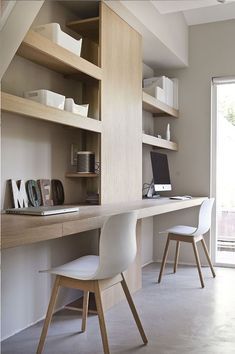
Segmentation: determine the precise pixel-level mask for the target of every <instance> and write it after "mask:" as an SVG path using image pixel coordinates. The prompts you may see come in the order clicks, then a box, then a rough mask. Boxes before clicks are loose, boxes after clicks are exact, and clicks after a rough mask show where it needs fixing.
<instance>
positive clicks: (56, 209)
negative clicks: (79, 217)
mask: <svg viewBox="0 0 235 354" xmlns="http://www.w3.org/2000/svg"><path fill="white" fill-rule="evenodd" d="M76 211H79V207H77V206H72V205H55V206H47V207H45V206H40V207H28V208H12V209H6V213H8V214H22V215H36V216H37V215H38V216H46V215H55V214H65V213H74V212H76Z"/></svg>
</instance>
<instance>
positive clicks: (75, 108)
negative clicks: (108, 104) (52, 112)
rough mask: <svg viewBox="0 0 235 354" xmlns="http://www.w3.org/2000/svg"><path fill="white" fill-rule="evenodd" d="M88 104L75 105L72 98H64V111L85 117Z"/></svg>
mask: <svg viewBox="0 0 235 354" xmlns="http://www.w3.org/2000/svg"><path fill="white" fill-rule="evenodd" d="M88 109H89V104H82V105H80V104H76V103H75V102H74V100H73V99H72V98H66V99H65V104H64V110H65V111H68V112H72V113H75V114H80V115H81V116H84V117H87V115H88Z"/></svg>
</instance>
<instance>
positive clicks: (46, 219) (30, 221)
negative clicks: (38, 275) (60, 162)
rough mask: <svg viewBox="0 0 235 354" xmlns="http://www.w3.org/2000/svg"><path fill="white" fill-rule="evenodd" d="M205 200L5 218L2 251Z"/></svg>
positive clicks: (151, 202)
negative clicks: (114, 218)
mask: <svg viewBox="0 0 235 354" xmlns="http://www.w3.org/2000/svg"><path fill="white" fill-rule="evenodd" d="M204 199H205V198H204V197H197V198H192V199H189V200H170V199H169V198H160V199H155V200H153V199H146V200H140V201H136V202H129V203H115V204H107V205H95V206H90V205H89V206H81V207H80V211H79V212H75V213H71V214H59V215H53V216H30V215H10V214H3V215H2V227H1V229H2V244H1V248H2V249H5V248H10V247H17V246H22V245H28V244H32V243H36V242H41V241H46V240H51V239H54V238H60V237H66V236H68V235H73V234H77V233H80V232H84V231H88V230H94V229H98V228H100V227H102V225H103V223H104V220H105V218H106V217H107V216H109V215H113V214H118V213H121V212H125V211H131V210H137V211H138V212H139V213H138V219H142V218H146V217H149V216H154V215H160V214H164V213H169V212H172V211H176V210H180V209H185V208H190V207H194V206H198V205H200V204H201V203H202V202H203V200H204Z"/></svg>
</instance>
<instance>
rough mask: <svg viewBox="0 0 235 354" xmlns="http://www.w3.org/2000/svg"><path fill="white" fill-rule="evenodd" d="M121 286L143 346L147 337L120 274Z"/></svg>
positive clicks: (146, 341)
mask: <svg viewBox="0 0 235 354" xmlns="http://www.w3.org/2000/svg"><path fill="white" fill-rule="evenodd" d="M121 285H122V289H123V291H124V293H125V295H126V299H127V302H128V304H129V306H130V309H131V312H132V314H133V317H134V319H135V322H136V324H137V327H138V330H139V332H140V335H141V338H142V340H143V342H144V344H147V343H148V339H147V337H146V335H145V332H144V329H143V326H142V323H141V321H140V318H139V315H138V313H137V311H136V307H135V304H134V302H133V299H132V296H131V294H130V291H129V288H128V286H127V283H126V280H125V278H124V275H123V274H122V281H121Z"/></svg>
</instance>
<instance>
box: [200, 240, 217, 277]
mask: <svg viewBox="0 0 235 354" xmlns="http://www.w3.org/2000/svg"><path fill="white" fill-rule="evenodd" d="M201 243H202V246H203V249H204V252H205V255H206V258H207V261H208V263H209V266H210V269H211V273H212V275H213V277H214V278H215V277H216V274H215V270H214V268H213V265H212V263H211V259H210V255H209V252H208V249H207V247H206V242H205V240H204V238H202V239H201Z"/></svg>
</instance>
